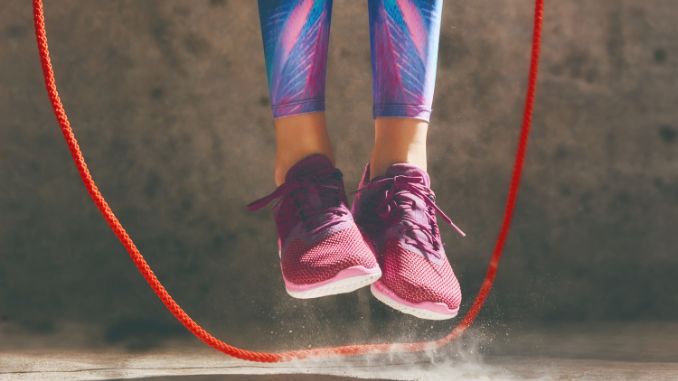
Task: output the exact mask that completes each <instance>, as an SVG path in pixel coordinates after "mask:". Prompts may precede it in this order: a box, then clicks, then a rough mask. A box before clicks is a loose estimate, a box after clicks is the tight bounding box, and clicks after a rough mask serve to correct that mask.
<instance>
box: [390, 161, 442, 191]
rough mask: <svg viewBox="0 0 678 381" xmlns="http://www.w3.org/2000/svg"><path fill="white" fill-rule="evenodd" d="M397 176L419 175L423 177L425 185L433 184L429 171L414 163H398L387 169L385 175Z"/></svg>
mask: <svg viewBox="0 0 678 381" xmlns="http://www.w3.org/2000/svg"><path fill="white" fill-rule="evenodd" d="M395 176H410V177H419V178H421V179H422V181H423V183H424V185H426V186H427V187H430V186H431V178H430V177H429V175H428V173H426V171H424V170H423V169H421V168H420V167H418V166H416V165H414V164H408V163H396V164H392V165H391V166H390V167H388V169H387V170H386V174H385V177H395Z"/></svg>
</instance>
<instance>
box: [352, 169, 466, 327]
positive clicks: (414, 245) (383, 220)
mask: <svg viewBox="0 0 678 381" xmlns="http://www.w3.org/2000/svg"><path fill="white" fill-rule="evenodd" d="M369 178H370V169H369V164H368V165H367V166H365V171H364V173H363V178H362V180H361V181H360V185H359V188H358V191H357V192H358V193H357V194H356V197H355V199H354V201H353V206H352V212H353V216H354V218H355V221H356V223H357V224H358V226H360V228H361V230H362V231H363V233H364V234H365V236H367V237H368V238H369V239H370V240H371V241H372V244H373V245H374V247H375V248H376V251H377V253H378V260H379V264H380V266H381V269H382V271H383V276H382V277H381V279H379V281H377V282H375V283H374V284H372V286H371V287H370V288H371V291H372V294H373V295H374V296H375V297H376V298H377V299H379V300H380V301H381V302H383V303H384V304H386V305H388V306H390V307H392V308H394V309H396V310H398V311H401V312H404V313H406V314H410V315H414V316H416V317H418V318H421V319H430V320H444V319H451V318H453V317H455V316H457V312H459V305H460V304H461V289H460V288H459V282H458V281H457V278H456V277H455V275H454V272H453V271H452V267H451V266H450V263H449V262H448V260H447V256H446V254H445V249H444V247H443V243H442V241H441V238H440V232H439V230H438V224H437V221H436V213H438V214H440V215H441V216H442V217H443V218H444V219H445V221H447V222H448V223H449V224H450V225H451V226H452V227H454V228H455V229H456V230H457V231H458V232H459V233H460V234H461V235H462V236H463V235H464V232H462V231H461V230H460V229H459V228H458V227H457V226H456V225H454V223H453V222H452V220H450V218H449V217H447V216H446V215H445V214H444V213H443V212H442V210H440V208H439V207H438V206H437V205H436V203H435V195H434V193H433V191H432V190H431V187H430V186H431V180H430V178H429V176H428V174H427V173H426V171H424V170H422V169H421V168H419V167H417V166H415V165H411V164H405V163H398V164H393V165H392V166H391V167H389V168H388V170H387V172H386V175H385V176H379V177H376V178H374V180H372V181H369Z"/></svg>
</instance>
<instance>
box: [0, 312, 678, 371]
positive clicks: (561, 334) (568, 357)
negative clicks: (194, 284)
mask: <svg viewBox="0 0 678 381" xmlns="http://www.w3.org/2000/svg"><path fill="white" fill-rule="evenodd" d="M4 332H5V333H6V332H7V331H4ZM69 336H70V337H72V338H73V340H74V341H76V342H77V340H79V339H80V338H78V337H77V336H78V334H75V333H74V334H72V335H69ZM5 338H6V339H10V337H8V335H5ZM11 340H12V341H13V342H14V344H13V345H7V342H8V340H6V341H5V344H4V345H3V344H0V353H2V355H1V356H0V380H3V381H15V380H54V379H59V380H116V379H131V378H135V379H136V378H141V379H145V380H163V379H171V380H177V381H179V380H186V381H198V380H253V381H278V380H280V381H282V380H302V381H303V380H347V379H350V378H363V379H383V380H432V381H433V380H436V381H437V380H441V381H442V380H452V379H464V380H525V379H529V380H675V379H677V378H678V324H670V323H645V324H619V323H609V324H604V325H601V324H594V325H591V324H588V325H581V324H579V325H559V326H548V327H513V328H510V329H504V330H503V332H499V331H497V332H494V333H492V334H488V333H487V332H483V331H479V330H476V331H472V332H471V333H470V335H467V336H465V338H464V340H463V343H459V344H454V345H452V346H450V347H449V348H446V349H445V350H444V353H438V354H435V355H433V354H427V355H422V356H407V357H405V356H396V355H393V356H387V357H383V356H382V357H379V356H375V357H368V358H366V357H356V358H348V359H344V360H333V359H329V360H323V361H305V362H294V363H284V364H272V365H271V364H255V363H247V362H242V361H238V360H233V359H231V358H228V357H224V356H223V355H222V354H220V353H218V352H215V351H212V350H211V349H209V348H206V347H204V346H202V345H200V344H199V343H197V342H196V341H194V340H179V341H175V342H173V343H167V345H165V346H163V347H162V348H154V349H151V350H133V351H130V350H126V349H124V348H120V347H119V346H118V347H115V346H114V347H106V346H93V347H90V348H88V349H84V348H83V347H82V346H81V345H73V344H74V343H73V342H70V341H69V340H68V339H66V338H65V336H55V337H51V338H50V337H20V336H14V337H13V338H11Z"/></svg>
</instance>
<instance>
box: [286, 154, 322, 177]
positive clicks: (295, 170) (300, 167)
mask: <svg viewBox="0 0 678 381" xmlns="http://www.w3.org/2000/svg"><path fill="white" fill-rule="evenodd" d="M333 168H334V165H332V162H331V161H330V159H328V158H327V156H325V155H322V154H319V153H316V154H313V155H310V156H306V157H305V158H303V159H301V160H299V161H298V162H297V163H296V164H294V165H293V166H292V167H291V168H290V169H288V170H287V174H286V175H285V181H287V180H291V179H301V178H304V177H309V176H313V175H314V174H316V173H318V172H320V171H327V170H328V169H333Z"/></svg>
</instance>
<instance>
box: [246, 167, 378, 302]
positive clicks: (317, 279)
mask: <svg viewBox="0 0 678 381" xmlns="http://www.w3.org/2000/svg"><path fill="white" fill-rule="evenodd" d="M275 199H277V200H278V201H277V202H276V204H275V205H274V207H273V210H274V216H275V222H276V226H277V230H278V256H279V257H280V267H281V269H282V274H283V280H284V281H285V288H286V290H287V293H288V294H290V295H291V296H293V297H295V298H300V299H309V298H317V297H321V296H326V295H334V294H342V293H346V292H351V291H354V290H357V289H359V288H361V287H364V286H367V285H369V284H371V283H373V282H374V281H376V280H377V279H379V277H381V270H380V269H379V265H378V264H377V261H376V259H375V256H374V252H373V251H372V249H371V248H370V247H369V246H368V244H367V243H366V242H365V240H364V238H363V236H362V234H361V233H360V230H359V229H358V227H357V226H356V224H355V222H354V221H353V217H352V216H351V212H350V211H349V210H348V207H347V199H346V192H345V190H344V183H343V176H342V173H341V171H339V170H338V169H337V168H335V167H334V166H333V165H332V162H331V161H330V160H329V159H328V158H327V157H325V156H323V155H320V154H315V155H311V156H308V157H306V158H304V159H302V160H300V161H299V162H298V163H296V164H295V165H294V166H293V167H292V168H290V169H289V171H288V172H287V175H286V177H285V182H284V183H283V184H282V185H280V186H279V187H278V188H277V189H276V190H275V191H273V193H271V194H269V195H268V196H265V197H263V198H261V199H259V200H257V201H254V202H252V203H251V204H249V205H248V206H247V208H248V209H249V210H251V211H255V210H258V209H261V208H263V207H264V206H266V205H267V204H269V203H270V202H271V201H273V200H275Z"/></svg>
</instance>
